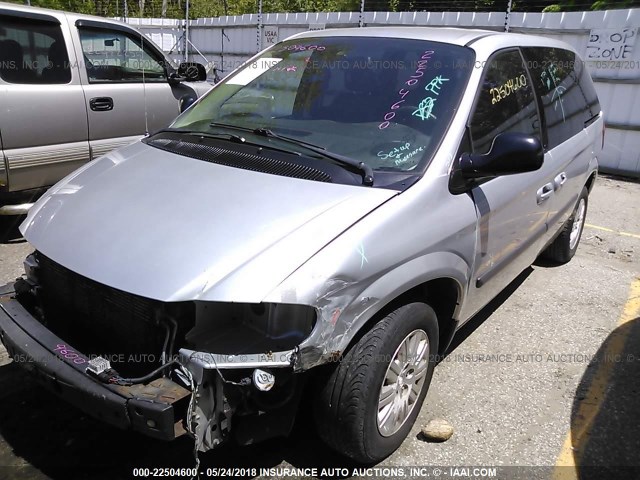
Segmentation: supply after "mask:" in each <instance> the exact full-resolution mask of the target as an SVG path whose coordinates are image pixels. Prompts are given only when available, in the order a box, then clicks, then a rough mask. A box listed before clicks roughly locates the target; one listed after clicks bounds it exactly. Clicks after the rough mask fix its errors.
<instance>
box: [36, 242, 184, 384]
mask: <svg viewBox="0 0 640 480" xmlns="http://www.w3.org/2000/svg"><path fill="white" fill-rule="evenodd" d="M36 258H37V260H38V273H37V275H38V283H39V285H40V291H39V299H40V301H41V306H42V310H43V318H42V320H43V323H45V325H46V326H47V327H48V328H49V329H50V330H51V331H52V332H53V333H55V334H56V335H57V336H58V337H60V338H61V339H63V340H64V341H65V342H68V343H69V344H70V345H71V346H73V347H74V348H75V349H77V350H79V351H81V352H82V353H84V354H85V355H101V356H103V357H106V358H108V359H109V360H111V363H112V365H113V366H114V368H116V370H118V372H119V373H120V374H121V375H125V376H136V375H143V374H145V373H148V372H149V371H150V370H151V369H152V368H153V367H157V366H158V365H160V355H161V352H162V347H163V344H164V341H165V338H166V329H165V328H164V326H163V325H162V324H160V323H159V320H160V319H161V318H163V317H166V316H171V317H172V318H174V319H176V320H179V322H178V323H179V325H180V328H179V331H178V334H177V342H178V346H179V343H181V342H180V339H183V338H184V334H185V333H186V330H187V329H188V328H190V327H189V324H190V323H192V322H193V320H192V319H193V305H192V304H191V303H188V302H182V303H171V304H165V303H163V302H159V301H156V300H151V299H148V298H145V297H141V296H138V295H133V294H131V293H127V292H124V291H122V290H117V289H115V288H111V287H108V286H106V285H103V284H101V283H98V282H95V281H93V280H91V279H88V278H86V277H83V276H81V275H78V274H77V273H74V272H72V271H71V270H69V269H67V268H65V267H63V266H62V265H59V264H57V263H56V262H54V261H52V260H51V259H49V258H48V257H46V256H44V255H42V254H41V253H39V252H36Z"/></svg>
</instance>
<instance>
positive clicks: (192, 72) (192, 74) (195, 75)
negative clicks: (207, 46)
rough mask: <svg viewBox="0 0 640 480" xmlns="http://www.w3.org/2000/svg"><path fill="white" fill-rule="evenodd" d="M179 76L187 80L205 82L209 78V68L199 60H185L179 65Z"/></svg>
mask: <svg viewBox="0 0 640 480" xmlns="http://www.w3.org/2000/svg"><path fill="white" fill-rule="evenodd" d="M178 76H179V77H182V78H184V80H185V81H187V82H204V81H205V80H206V79H207V70H206V69H205V68H204V65H202V64H201V63H198V62H183V63H181V64H180V66H179V67H178Z"/></svg>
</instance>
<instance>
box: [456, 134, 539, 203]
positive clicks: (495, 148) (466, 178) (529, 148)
mask: <svg viewBox="0 0 640 480" xmlns="http://www.w3.org/2000/svg"><path fill="white" fill-rule="evenodd" d="M543 160H544V151H543V149H542V144H541V143H540V140H538V139H537V138H536V137H534V136H531V135H526V134H524V133H517V132H505V133H500V134H498V135H496V137H495V138H494V139H493V143H492V144H491V148H490V149H489V151H488V152H487V153H485V154H482V155H479V154H474V153H463V154H462V155H461V156H460V158H459V159H458V160H457V161H456V164H455V165H454V168H453V171H452V172H451V182H450V190H451V191H452V193H462V192H464V191H467V190H469V188H470V187H471V182H470V181H471V180H475V179H479V178H491V177H498V176H501V175H514V174H517V173H525V172H533V171H535V170H538V169H539V168H540V167H541V166H542V162H543Z"/></svg>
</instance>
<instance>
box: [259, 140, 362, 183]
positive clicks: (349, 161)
mask: <svg viewBox="0 0 640 480" xmlns="http://www.w3.org/2000/svg"><path fill="white" fill-rule="evenodd" d="M253 133H255V134H256V135H260V136H263V137H268V138H276V139H278V140H282V141H283V142H288V143H293V144H295V145H299V146H302V147H304V148H306V149H308V150H311V151H312V152H315V153H317V154H319V155H322V156H323V157H325V158H328V159H330V160H335V161H336V162H338V163H340V164H342V165H347V166H350V167H353V168H355V169H357V170H358V171H360V173H362V184H363V185H367V186H372V185H373V169H372V168H371V166H369V165H367V164H366V163H364V162H359V161H357V160H355V159H353V158H351V157H346V156H344V155H341V154H339V153H334V152H330V151H328V150H327V149H326V148H324V147H321V146H319V145H314V144H313V143H309V142H305V141H303V140H298V139H297V138H293V137H286V136H284V135H280V134H278V133H275V132H273V131H271V130H269V129H268V128H256V129H255V130H253Z"/></svg>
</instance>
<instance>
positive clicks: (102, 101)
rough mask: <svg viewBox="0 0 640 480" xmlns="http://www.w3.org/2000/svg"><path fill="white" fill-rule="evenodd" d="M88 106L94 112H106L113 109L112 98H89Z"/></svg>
mask: <svg viewBox="0 0 640 480" xmlns="http://www.w3.org/2000/svg"><path fill="white" fill-rule="evenodd" d="M89 108H91V110H93V111H94V112H108V111H109V110H113V98H111V97H95V98H92V99H91V100H89Z"/></svg>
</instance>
